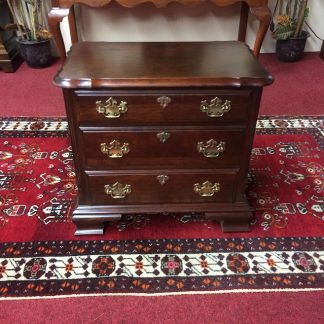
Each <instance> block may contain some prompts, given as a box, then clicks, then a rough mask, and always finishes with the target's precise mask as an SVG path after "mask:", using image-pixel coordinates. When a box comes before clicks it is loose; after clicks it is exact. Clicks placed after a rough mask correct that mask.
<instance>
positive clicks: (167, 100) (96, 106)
mask: <svg viewBox="0 0 324 324" xmlns="http://www.w3.org/2000/svg"><path fill="white" fill-rule="evenodd" d="M251 98H252V91H251V90H217V91H212V90H210V91H205V92H198V91H188V92H184V93H179V92H175V91H174V90H173V91H172V90H166V91H165V92H146V93H145V92H135V91H134V92H128V93H125V92H122V91H120V92H108V91H95V92H90V91H75V92H74V96H73V101H74V109H76V110H75V113H76V118H77V120H78V121H79V122H80V123H94V122H95V123H101V124H106V125H110V126H117V125H123V124H127V125H132V124H133V125H140V124H148V123H149V124H163V123H164V124H169V125H173V124H179V123H184V124H185V123H194V124H197V123H198V124H199V123H201V124H206V123H207V124H222V123H224V122H226V121H230V122H233V121H237V122H245V121H246V120H247V116H248V108H249V107H250V106H251V101H252V100H251Z"/></svg>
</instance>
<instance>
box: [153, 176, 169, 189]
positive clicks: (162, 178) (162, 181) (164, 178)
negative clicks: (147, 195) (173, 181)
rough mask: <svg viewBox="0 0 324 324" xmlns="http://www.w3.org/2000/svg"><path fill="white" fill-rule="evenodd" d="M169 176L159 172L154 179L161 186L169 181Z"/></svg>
mask: <svg viewBox="0 0 324 324" xmlns="http://www.w3.org/2000/svg"><path fill="white" fill-rule="evenodd" d="M169 179H170V177H169V176H167V175H166V174H160V175H158V176H157V177H156V180H157V181H158V182H159V183H160V185H161V186H163V185H165V184H166V183H167V182H168V181H169Z"/></svg>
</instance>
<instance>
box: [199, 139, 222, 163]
mask: <svg viewBox="0 0 324 324" xmlns="http://www.w3.org/2000/svg"><path fill="white" fill-rule="evenodd" d="M225 144H226V143H225V142H219V143H217V142H216V141H215V140H214V139H210V140H209V141H207V142H206V144H205V143H204V142H198V143H197V151H198V152H199V153H202V154H203V155H204V156H205V157H207V158H215V157H218V156H219V154H220V153H222V152H224V151H225Z"/></svg>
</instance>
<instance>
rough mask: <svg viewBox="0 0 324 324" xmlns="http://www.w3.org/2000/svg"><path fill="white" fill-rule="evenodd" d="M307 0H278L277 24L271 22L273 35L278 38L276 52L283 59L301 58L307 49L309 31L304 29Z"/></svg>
mask: <svg viewBox="0 0 324 324" xmlns="http://www.w3.org/2000/svg"><path fill="white" fill-rule="evenodd" d="M307 2H308V1H307V0H277V3H276V7H275V11H274V15H275V13H276V10H277V9H278V11H279V13H278V16H277V17H276V24H273V23H272V24H271V31H272V37H273V38H275V39H276V40H277V42H276V53H277V57H278V59H279V60H281V61H285V62H295V61H297V60H299V59H300V58H301V57H302V55H303V53H304V49H305V44H306V39H307V38H308V37H309V33H308V32H307V31H305V30H303V29H302V28H303V25H304V22H305V20H306V19H307V17H308V13H309V8H308V7H307Z"/></svg>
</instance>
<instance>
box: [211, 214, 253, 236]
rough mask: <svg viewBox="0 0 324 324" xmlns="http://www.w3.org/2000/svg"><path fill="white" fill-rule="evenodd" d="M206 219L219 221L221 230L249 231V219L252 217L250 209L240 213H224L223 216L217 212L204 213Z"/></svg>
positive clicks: (226, 231)
mask: <svg viewBox="0 0 324 324" xmlns="http://www.w3.org/2000/svg"><path fill="white" fill-rule="evenodd" d="M205 217H206V218H207V219H212V220H215V221H217V222H219V223H220V225H221V227H222V231H223V232H224V233H228V232H248V231H250V221H251V220H252V218H253V213H252V211H246V212H243V213H242V212H241V213H235V212H233V213H226V214H224V215H223V216H222V215H221V214H219V213H217V212H215V213H205Z"/></svg>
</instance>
